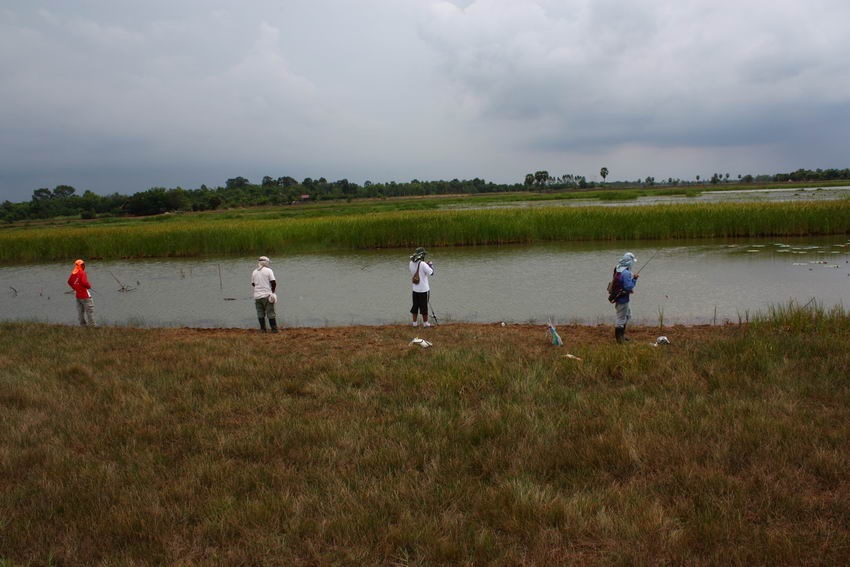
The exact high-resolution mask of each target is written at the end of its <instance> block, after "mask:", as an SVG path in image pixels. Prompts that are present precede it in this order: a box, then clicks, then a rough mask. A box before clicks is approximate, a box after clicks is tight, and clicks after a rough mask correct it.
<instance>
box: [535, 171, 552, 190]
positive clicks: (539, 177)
mask: <svg viewBox="0 0 850 567" xmlns="http://www.w3.org/2000/svg"><path fill="white" fill-rule="evenodd" d="M548 180H549V172H548V171H546V170H545V169H542V170H540V171H535V172H534V181H535V182H536V183H537V185H538V186H539V187H542V186H543V185H545V184H546V181H548Z"/></svg>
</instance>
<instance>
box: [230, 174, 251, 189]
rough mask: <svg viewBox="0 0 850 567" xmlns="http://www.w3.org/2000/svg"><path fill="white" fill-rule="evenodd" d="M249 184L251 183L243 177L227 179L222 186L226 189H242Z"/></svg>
mask: <svg viewBox="0 0 850 567" xmlns="http://www.w3.org/2000/svg"><path fill="white" fill-rule="evenodd" d="M250 184H251V182H250V181H248V180H247V179H245V178H244V177H233V178H231V179H228V180H227V181H226V182H225V183H224V186H225V187H227V188H228V189H240V188H242V187H247V186H248V185H250Z"/></svg>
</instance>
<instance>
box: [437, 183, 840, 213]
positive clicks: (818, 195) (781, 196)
mask: <svg viewBox="0 0 850 567" xmlns="http://www.w3.org/2000/svg"><path fill="white" fill-rule="evenodd" d="M693 189H694V190H695V191H701V193H700V194H698V195H694V196H691V197H689V196H687V195H647V196H643V197H638V198H636V199H625V200H602V199H555V200H544V201H510V202H504V203H490V204H487V205H480V204H474V203H456V204H451V205H443V206H442V207H441V208H444V209H499V208H510V207H587V206H601V207H637V206H642V205H672V204H675V205H678V204H685V205H687V204H697V203H777V202H803V201H805V202H811V201H834V200H838V199H847V198H850V186H838V187H803V188H795V189H783V188H778V189H777V188H772V189H741V190H728V191H726V190H715V191H712V190H711V189H710V188H708V187H706V186H703V185H696V186H693ZM617 191H619V189H612V190H611V192H612V193H616V192H617ZM623 191H624V192H628V190H623Z"/></svg>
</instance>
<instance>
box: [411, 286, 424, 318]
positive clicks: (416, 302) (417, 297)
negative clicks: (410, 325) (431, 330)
mask: <svg viewBox="0 0 850 567" xmlns="http://www.w3.org/2000/svg"><path fill="white" fill-rule="evenodd" d="M417 312H419V313H420V314H422V315H428V292H427V291H414V292H413V307H411V308H410V313H411V314H412V315H415V314H416V313H417Z"/></svg>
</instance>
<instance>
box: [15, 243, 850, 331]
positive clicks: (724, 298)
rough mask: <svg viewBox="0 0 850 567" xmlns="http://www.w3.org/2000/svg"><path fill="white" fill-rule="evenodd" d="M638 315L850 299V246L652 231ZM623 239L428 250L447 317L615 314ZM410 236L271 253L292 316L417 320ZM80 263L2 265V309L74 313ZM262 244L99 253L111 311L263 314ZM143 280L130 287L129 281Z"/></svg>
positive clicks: (38, 317)
mask: <svg viewBox="0 0 850 567" xmlns="http://www.w3.org/2000/svg"><path fill="white" fill-rule="evenodd" d="M629 250H630V251H632V252H634V253H635V254H636V255H637V257H638V266H641V265H643V263H644V262H646V261H647V260H649V258H650V257H651V256H652V254H653V253H654V252H655V251H656V250H659V253H658V255H657V256H656V257H655V258H654V259H653V260H652V261H651V262H650V263H649V265H647V266H646V268H645V269H644V270H643V272H642V273H641V277H640V281H639V284H638V288H637V291H636V293H635V295H634V296H633V297H632V313H633V317H634V322H636V323H646V324H657V323H658V322H659V320H660V319H661V318H663V321H664V323H665V324H672V323H689V324H692V323H713V322H717V323H723V322H724V321H732V322H737V321H738V320H740V319H746V318H747V317H749V316H751V315H752V314H753V313H755V312H756V311H763V310H765V309H767V308H768V307H769V306H771V305H777V304H784V303H787V302H788V301H789V300H796V301H797V302H798V303H801V304H804V303H807V302H808V301H810V300H811V299H812V298H814V300H815V301H817V302H818V303H820V304H822V305H823V306H824V307H830V306H833V305H842V306H845V307H846V306H848V305H850V301H849V300H850V246H848V241H847V239H846V238H845V237H839V238H827V239H822V238H821V239H812V238H806V239H794V240H788V239H786V240H781V241H780V240H747V241H736V242H726V241H716V240H715V241H698V242H681V241H677V242H666V243H641V245H639V246H634V247H630V248H629ZM624 251H625V249H624V248H623V245H622V244H609V243H598V242H595V243H567V244H547V245H534V246H503V247H472V248H440V249H434V250H432V254H431V255H430V259H432V260H433V261H434V265H435V268H436V270H437V273H436V275H435V276H434V277H433V279H432V280H431V287H432V295H431V307H432V309H433V311H434V314H435V315H436V316H437V319H438V322H450V321H470V322H498V321H506V322H545V321H546V320H547V319H548V318H550V317H551V318H552V319H553V320H554V321H555V322H556V323H566V322H580V323H591V324H595V323H610V321H611V320H612V318H613V311H614V310H613V307H612V306H611V305H610V304H609V303H608V302H607V300H606V292H605V286H606V284H607V282H608V279H609V278H610V276H611V270H612V268H613V265H614V264H615V263H616V261H617V259H618V258H619V257H620V256H621V255H622V253H623V252H624ZM408 254H409V251H406V250H380V251H363V252H344V253H339V254H307V255H293V256H284V257H277V258H272V268H273V269H274V270H275V273H276V276H277V280H278V286H279V287H278V292H279V293H278V295H279V297H280V302H279V303H278V307H277V311H278V316H279V317H280V319H281V320H282V322H283V324H284V325H285V326H302V327H304V326H328V325H331V326H337V325H351V324H364V325H375V324H395V323H405V322H406V321H407V320H408V318H409V314H408V310H409V308H410V276H409V274H408V271H407V255H408ZM70 267H71V266H70V264H65V263H63V264H55V263H54V264H44V265H36V266H13V267H4V268H0V319H2V320H33V321H45V322H51V323H67V324H75V322H76V311H75V306H74V299H73V295H72V294H70V293H68V292H69V288H68V286H67V284H66V283H65V282H66V280H67V278H68V274H69V273H70ZM254 267H255V262H254V261H253V259H250V258H207V259H192V260H148V261H124V260H122V261H114V262H103V261H90V262H89V263H88V266H87V268H88V273H89V279H90V281H91V282H92V285H93V288H94V294H93V298H94V304H95V317H96V319H97V320H98V322H99V324H109V325H134V326H148V327H159V326H187V327H254V326H256V319H255V315H254V314H255V311H254V305H253V300H252V299H251V286H250V274H251V271H252V270H253V269H254ZM122 284H123V285H124V286H125V288H132V291H120V290H119V289H120V288H121V285H122Z"/></svg>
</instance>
